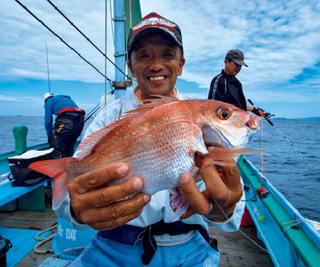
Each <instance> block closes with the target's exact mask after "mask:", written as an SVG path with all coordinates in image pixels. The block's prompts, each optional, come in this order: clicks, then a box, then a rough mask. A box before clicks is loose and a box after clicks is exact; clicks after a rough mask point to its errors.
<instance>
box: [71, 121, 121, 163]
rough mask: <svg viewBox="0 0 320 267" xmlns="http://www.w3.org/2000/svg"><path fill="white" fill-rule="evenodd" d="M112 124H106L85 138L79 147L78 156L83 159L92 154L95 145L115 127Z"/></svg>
mask: <svg viewBox="0 0 320 267" xmlns="http://www.w3.org/2000/svg"><path fill="white" fill-rule="evenodd" d="M111 126H112V125H109V126H106V127H104V128H102V129H101V130H99V131H96V132H94V133H93V134H91V135H89V136H88V137H87V138H86V139H84V140H83V141H82V142H81V144H80V145H79V147H78V149H77V154H76V155H77V158H78V159H79V160H81V159H83V158H85V157H86V156H88V155H90V154H91V152H92V149H93V148H94V147H95V145H96V144H98V143H99V142H100V140H101V139H102V138H103V137H105V136H106V135H107V134H108V133H109V132H110V131H112V130H113V129H114V128H115V127H111Z"/></svg>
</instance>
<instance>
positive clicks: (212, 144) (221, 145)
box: [204, 143, 229, 152]
mask: <svg viewBox="0 0 320 267" xmlns="http://www.w3.org/2000/svg"><path fill="white" fill-rule="evenodd" d="M204 145H205V146H206V148H207V150H208V151H209V152H210V151H211V150H213V149H216V148H218V147H219V148H226V147H229V146H228V145H226V144H223V143H206V144H204Z"/></svg>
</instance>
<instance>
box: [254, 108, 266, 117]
mask: <svg viewBox="0 0 320 267" xmlns="http://www.w3.org/2000/svg"><path fill="white" fill-rule="evenodd" d="M251 112H252V113H254V114H256V115H257V116H259V117H261V116H263V117H264V116H265V113H266V112H265V111H264V110H263V109H262V108H255V107H254V108H253V109H252V110H251Z"/></svg>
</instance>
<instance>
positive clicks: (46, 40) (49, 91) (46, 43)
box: [45, 36, 51, 93]
mask: <svg viewBox="0 0 320 267" xmlns="http://www.w3.org/2000/svg"><path fill="white" fill-rule="evenodd" d="M45 40H46V55H47V72H48V85H49V93H51V88H50V71H49V59H48V45H47V36H45Z"/></svg>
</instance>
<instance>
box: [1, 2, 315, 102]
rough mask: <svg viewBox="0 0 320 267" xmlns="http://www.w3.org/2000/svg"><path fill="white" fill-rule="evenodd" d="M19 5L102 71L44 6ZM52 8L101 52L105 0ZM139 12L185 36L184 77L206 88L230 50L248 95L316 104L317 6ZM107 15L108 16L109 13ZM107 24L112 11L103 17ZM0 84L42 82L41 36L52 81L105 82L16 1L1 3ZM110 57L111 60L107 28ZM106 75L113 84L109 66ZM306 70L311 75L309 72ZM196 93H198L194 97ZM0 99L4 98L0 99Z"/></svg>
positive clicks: (176, 6)
mask: <svg viewBox="0 0 320 267" xmlns="http://www.w3.org/2000/svg"><path fill="white" fill-rule="evenodd" d="M23 3H24V4H25V5H26V6H27V7H28V8H29V9H30V10H31V11H32V12H34V13H35V15H36V16H38V17H39V18H41V19H42V20H43V21H44V22H45V23H46V24H47V25H48V26H49V27H50V28H52V29H53V30H54V31H55V32H56V33H57V34H59V35H60V36H61V37H62V38H63V39H64V40H65V41H66V42H68V43H69V44H70V45H71V46H72V47H74V48H75V49H76V50H77V51H79V53H81V55H83V56H84V57H85V58H86V59H87V60H89V61H90V62H91V63H92V64H93V65H94V66H96V67H97V68H98V69H99V70H100V71H101V72H102V73H104V65H105V61H104V58H103V56H102V55H101V54H100V53H99V52H98V51H96V49H94V48H93V47H92V46H91V45H90V44H89V43H88V42H87V41H86V40H85V39H84V38H83V37H82V36H81V35H80V34H79V33H77V32H76V31H75V29H73V28H72V26H70V25H69V23H68V22H67V21H66V20H65V19H63V18H62V17H61V15H59V13H58V12H56V11H55V10H54V8H53V7H51V6H50V5H49V4H48V2H46V1H38V0H25V1H23ZM54 3H55V4H56V5H57V6H58V7H59V9H60V10H61V11H63V12H64V13H65V14H66V15H67V16H68V17H69V18H70V20H72V21H73V22H74V24H75V25H76V26H78V28H79V29H81V30H82V31H83V32H84V33H85V34H86V35H87V36H88V37H89V38H90V40H91V41H93V43H95V44H96V45H97V46H98V47H99V48H100V49H101V50H102V51H104V46H105V44H104V42H105V37H104V36H105V29H104V27H105V26H104V25H105V22H104V19H105V17H104V15H105V14H104V11H105V7H104V4H105V1H102V0H100V1H93V2H92V1H81V0H72V1H63V0H56V1H54ZM141 6H142V15H146V14H147V13H149V12H152V11H155V12H157V13H159V14H160V15H162V16H164V17H167V18H168V19H171V20H174V21H175V22H177V23H178V25H179V26H180V27H181V30H182V33H183V42H184V50H185V57H186V65H185V68H184V72H183V75H182V77H181V79H184V80H185V81H188V82H195V83H196V84H197V85H198V88H202V89H204V90H205V89H206V88H208V87H209V84H210V81H211V79H212V78H213V77H214V76H215V75H217V74H218V73H219V72H220V71H221V69H222V68H223V67H224V64H223V60H224V56H225V54H226V53H227V51H228V50H230V49H234V48H239V49H241V50H243V51H244V53H245V61H246V62H247V63H248V65H249V68H244V69H243V70H242V71H241V73H240V74H239V75H238V78H239V80H240V81H241V82H242V83H243V86H244V91H245V94H246V96H247V95H248V96H250V97H252V98H253V97H254V98H255V99H259V101H268V100H266V98H265V95H270V94H271V95H273V100H272V101H280V100H281V101H285V102H289V101H299V102H301V101H305V102H308V101H315V100H314V99H315V98H317V97H318V96H319V91H320V87H319V84H320V75H319V70H318V68H317V64H318V62H320V42H319V40H320V31H319V28H320V4H319V3H318V1H306V0H293V1H267V0H261V1H258V0H255V1H253V0H249V1H245V0H227V1H210V0H201V1H200V0H198V1H193V0H175V1H172V0H162V1H149V0H141ZM108 12H109V11H108ZM107 15H108V20H109V21H108V23H109V26H110V14H109V13H108V14H107ZM0 24H1V27H0V49H1V57H0V80H1V81H6V80H12V79H21V78H26V79H32V78H33V79H43V80H46V79H47V66H46V54H45V53H46V52H45V36H46V37H47V43H48V50H49V64H50V77H51V79H52V80H63V81H82V82H91V83H102V82H104V78H103V77H102V76H101V75H99V74H98V73H97V72H96V71H95V70H93V69H92V68H91V67H90V66H89V65H87V64H86V63H85V62H83V60H82V59H80V58H79V57H78V56H77V55H76V54H75V53H74V52H73V51H71V50H70V49H69V48H67V47H66V46H65V45H64V44H63V43H61V42H60V41H59V40H58V39H57V38H56V37H55V36H53V35H52V34H51V33H50V32H48V30H46V29H45V28H44V27H43V26H42V25H41V24H40V23H39V22H37V21H36V20H35V19H34V18H33V17H31V16H30V15H29V14H28V13H27V12H26V11H25V10H23V9H22V8H21V7H20V6H19V5H18V4H17V3H16V2H15V1H1V9H0ZM107 32H108V43H107V46H108V56H109V57H110V58H111V59H113V54H114V49H113V38H112V31H111V29H110V28H109V29H108V31H107ZM107 66H108V68H107V73H108V74H107V76H108V77H110V78H111V79H114V75H115V74H114V73H115V71H114V66H112V65H111V64H110V63H108V65H107ZM306 70H312V75H311V74H308V72H306ZM196 95H197V94H196ZM2 97H3V96H2Z"/></svg>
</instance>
